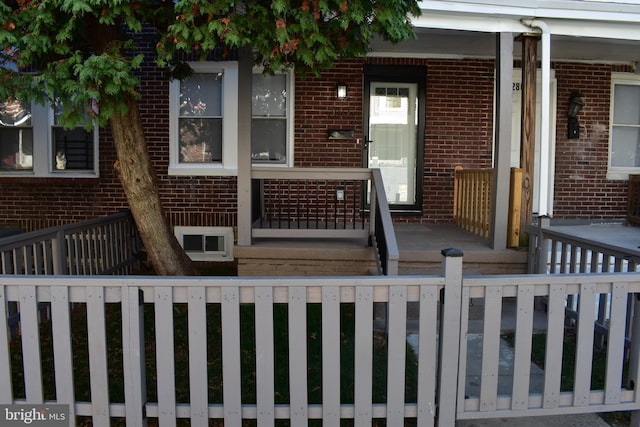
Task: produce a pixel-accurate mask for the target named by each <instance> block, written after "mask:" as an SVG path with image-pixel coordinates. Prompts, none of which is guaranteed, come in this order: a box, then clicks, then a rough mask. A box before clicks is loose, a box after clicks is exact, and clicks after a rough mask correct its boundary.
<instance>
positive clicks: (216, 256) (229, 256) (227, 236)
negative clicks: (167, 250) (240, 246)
mask: <svg viewBox="0 0 640 427" xmlns="http://www.w3.org/2000/svg"><path fill="white" fill-rule="evenodd" d="M173 233H174V235H175V236H176V239H178V243H180V245H181V246H182V240H183V236H184V235H185V234H196V235H199V234H200V235H203V236H223V237H224V251H216V252H186V251H185V253H186V254H187V255H188V256H189V258H191V260H192V261H233V245H234V234H233V228H232V227H187V226H179V225H176V226H175V227H173Z"/></svg>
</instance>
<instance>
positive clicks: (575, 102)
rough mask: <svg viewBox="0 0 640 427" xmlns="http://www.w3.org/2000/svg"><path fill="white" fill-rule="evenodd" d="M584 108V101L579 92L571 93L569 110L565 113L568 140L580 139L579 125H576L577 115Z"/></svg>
mask: <svg viewBox="0 0 640 427" xmlns="http://www.w3.org/2000/svg"><path fill="white" fill-rule="evenodd" d="M582 107H584V99H583V98H582V94H581V93H580V92H577V91H574V92H571V95H570V96H569V110H568V111H567V121H568V129H567V130H568V135H567V136H568V138H569V139H577V138H580V123H578V113H580V111H581V110H582Z"/></svg>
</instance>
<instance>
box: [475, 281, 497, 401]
mask: <svg viewBox="0 0 640 427" xmlns="http://www.w3.org/2000/svg"><path fill="white" fill-rule="evenodd" d="M501 320H502V288H501V287H497V286H488V287H487V288H486V291H485V299H484V329H483V332H482V380H481V382H480V410H481V411H494V410H495V409H496V401H497V398H498V376H499V375H498V374H499V372H498V368H499V365H500V322H501Z"/></svg>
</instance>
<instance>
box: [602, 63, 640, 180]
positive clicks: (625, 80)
mask: <svg viewBox="0 0 640 427" xmlns="http://www.w3.org/2000/svg"><path fill="white" fill-rule="evenodd" d="M617 84H622V85H634V86H640V75H636V74H631V73H611V94H610V96H609V99H610V102H609V143H608V159H607V179H610V180H628V179H629V175H633V174H638V173H640V167H620V166H611V147H612V143H613V110H614V104H615V99H614V89H615V85H617Z"/></svg>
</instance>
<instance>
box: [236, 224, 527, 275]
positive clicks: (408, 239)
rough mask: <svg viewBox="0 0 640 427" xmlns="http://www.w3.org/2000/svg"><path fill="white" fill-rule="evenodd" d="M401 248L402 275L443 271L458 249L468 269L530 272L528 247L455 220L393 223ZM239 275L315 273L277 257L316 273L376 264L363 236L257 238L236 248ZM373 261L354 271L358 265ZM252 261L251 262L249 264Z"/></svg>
mask: <svg viewBox="0 0 640 427" xmlns="http://www.w3.org/2000/svg"><path fill="white" fill-rule="evenodd" d="M394 230H395V234H396V240H397V243H398V249H399V251H400V261H399V267H400V274H439V272H440V262H441V251H442V249H446V248H456V249H460V250H462V251H463V252H464V259H465V273H468V274H501V273H505V274H513V273H525V272H526V270H527V252H526V250H514V249H507V250H499V251H496V250H493V249H491V248H490V247H489V241H488V240H487V239H484V238H482V237H480V236H477V235H475V234H473V233H470V232H468V231H465V230H463V229H461V228H459V227H457V226H455V225H454V224H395V225H394ZM234 251H235V252H234V255H235V257H236V258H237V259H238V260H239V275H272V273H277V274H280V275H282V274H285V275H295V274H300V275H311V274H313V273H314V272H313V271H311V272H310V271H308V270H304V269H303V267H302V266H300V265H297V266H292V267H291V268H292V270H291V271H287V268H286V267H285V265H284V261H283V263H279V262H278V260H285V261H287V262H289V263H290V264H291V263H293V262H294V260H300V262H301V263H302V262H303V261H302V260H315V261H316V262H320V263H322V264H323V265H322V266H321V267H319V271H316V272H315V273H317V274H322V273H323V272H328V273H331V274H344V275H348V274H351V275H353V274H368V273H367V272H368V271H370V270H371V269H372V268H373V266H374V262H375V256H374V253H373V250H372V248H370V247H369V246H368V245H367V241H366V240H365V239H275V238H259V239H254V241H253V244H252V245H251V246H238V247H236V248H234ZM356 262H359V263H360V264H362V263H363V262H364V263H367V262H369V263H371V265H370V266H366V265H365V266H364V267H361V268H360V272H358V268H355V269H354V263H356ZM249 264H251V266H249Z"/></svg>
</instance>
